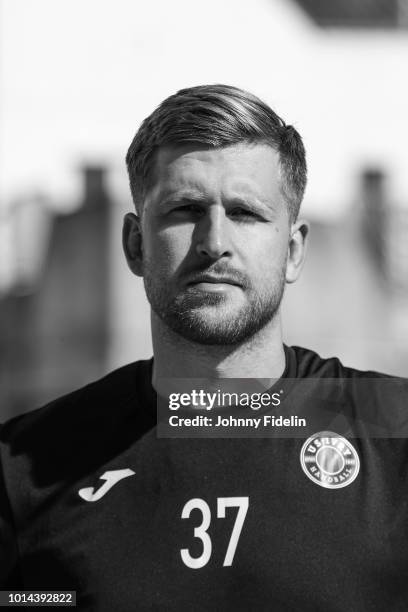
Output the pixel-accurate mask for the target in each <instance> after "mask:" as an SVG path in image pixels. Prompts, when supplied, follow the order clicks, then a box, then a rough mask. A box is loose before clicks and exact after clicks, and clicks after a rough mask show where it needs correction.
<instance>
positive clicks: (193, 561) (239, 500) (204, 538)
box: [180, 497, 249, 569]
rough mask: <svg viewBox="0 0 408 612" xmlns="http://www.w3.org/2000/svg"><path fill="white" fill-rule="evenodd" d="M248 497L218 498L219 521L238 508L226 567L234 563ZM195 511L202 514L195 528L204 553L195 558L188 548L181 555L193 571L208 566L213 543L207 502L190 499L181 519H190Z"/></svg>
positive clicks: (228, 548)
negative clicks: (227, 511) (228, 512)
mask: <svg viewBox="0 0 408 612" xmlns="http://www.w3.org/2000/svg"><path fill="white" fill-rule="evenodd" d="M248 506H249V498H248V497H218V498H217V515H216V517H217V519H223V518H225V517H226V510H227V508H238V511H237V514H236V517H235V523H234V526H233V528H232V531H231V536H230V539H229V543H228V547H227V551H226V553H225V558H224V563H223V566H224V567H228V566H231V565H232V563H233V561H234V555H235V551H236V549H237V546H238V542H239V538H240V535H241V531H242V528H243V526H244V522H245V517H246V514H247V511H248ZM193 510H199V511H200V512H201V522H200V523H199V525H197V526H196V527H194V538H198V539H199V540H201V544H202V549H203V552H202V553H201V555H200V556H199V557H193V556H192V555H191V554H190V551H189V549H188V548H182V549H181V550H180V555H181V558H182V560H183V563H184V564H185V565H186V566H187V567H190V568H191V569H200V568H202V567H204V566H205V565H207V563H208V562H209V560H210V558H211V553H212V542H211V538H210V536H209V534H208V529H209V527H210V525H211V509H210V506H209V505H208V504H207V502H206V501H204V500H203V499H200V498H198V497H196V498H194V499H190V500H189V501H188V502H187V503H186V504H185V506H184V508H183V510H182V513H181V518H182V519H188V518H190V515H191V513H192V511H193Z"/></svg>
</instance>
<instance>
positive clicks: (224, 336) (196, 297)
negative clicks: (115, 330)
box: [144, 261, 286, 346]
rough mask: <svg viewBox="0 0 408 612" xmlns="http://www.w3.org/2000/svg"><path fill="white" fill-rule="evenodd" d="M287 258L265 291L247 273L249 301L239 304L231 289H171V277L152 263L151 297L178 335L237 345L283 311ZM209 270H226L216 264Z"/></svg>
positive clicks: (148, 272)
mask: <svg viewBox="0 0 408 612" xmlns="http://www.w3.org/2000/svg"><path fill="white" fill-rule="evenodd" d="M285 269H286V261H285V262H284V264H283V265H282V267H281V269H280V270H278V271H277V272H276V273H275V276H274V278H273V279H270V282H269V283H264V286H263V289H262V291H257V290H255V288H254V287H253V285H252V283H251V282H249V281H248V279H247V278H246V277H244V276H243V275H241V274H240V275H239V279H240V284H241V287H240V288H235V287H234V288H233V289H232V291H234V292H235V291H241V292H243V294H244V297H245V301H244V302H243V303H241V304H240V305H239V306H237V305H236V304H235V303H234V301H233V300H234V296H233V295H232V296H231V295H230V292H227V294H225V293H224V292H222V293H215V292H205V291H201V290H200V291H198V290H195V289H194V286H193V287H184V289H183V290H180V291H179V292H174V291H172V290H171V286H170V283H169V281H168V279H165V278H163V279H161V278H160V274H157V273H153V270H152V269H151V266H149V265H146V266H145V270H144V285H145V290H146V295H147V299H148V301H149V303H150V306H151V308H152V310H153V311H154V312H155V313H156V315H157V316H158V317H159V318H160V319H161V320H162V321H163V322H164V323H165V324H166V325H167V326H168V327H169V328H170V329H171V330H172V331H173V332H175V333H176V334H179V335H180V336H182V337H183V338H185V339H186V340H190V341H192V342H196V343H198V344H204V345H219V346H220V345H224V346H226V345H237V344H241V343H243V342H245V341H246V340H248V339H250V338H251V337H252V336H254V335H255V334H256V333H257V332H259V331H260V330H261V329H263V327H265V326H266V325H267V324H268V323H269V322H270V321H271V320H272V319H273V318H274V317H275V315H276V313H277V312H278V310H279V307H280V304H281V301H282V297H283V293H284V288H285ZM203 271H204V272H207V273H218V274H220V275H221V274H222V273H224V272H226V271H225V270H221V269H220V268H217V266H216V265H215V266H213V267H211V269H210V268H206V269H205V270H203Z"/></svg>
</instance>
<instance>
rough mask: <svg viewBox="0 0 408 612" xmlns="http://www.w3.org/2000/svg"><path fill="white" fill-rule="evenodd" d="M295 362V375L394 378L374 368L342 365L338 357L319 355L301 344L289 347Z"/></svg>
mask: <svg viewBox="0 0 408 612" xmlns="http://www.w3.org/2000/svg"><path fill="white" fill-rule="evenodd" d="M290 348H291V350H292V351H293V352H294V355H295V358H296V364H297V372H296V374H297V377H299V378H305V377H316V378H380V379H383V378H395V377H393V376H392V375H390V374H385V373H383V372H376V371H374V370H359V369H357V368H352V367H350V366H347V365H344V364H343V363H342V362H341V360H340V359H339V358H338V357H328V358H324V357H321V356H320V355H319V354H318V353H316V352H315V351H313V350H310V349H307V348H303V347H301V346H292V347H290Z"/></svg>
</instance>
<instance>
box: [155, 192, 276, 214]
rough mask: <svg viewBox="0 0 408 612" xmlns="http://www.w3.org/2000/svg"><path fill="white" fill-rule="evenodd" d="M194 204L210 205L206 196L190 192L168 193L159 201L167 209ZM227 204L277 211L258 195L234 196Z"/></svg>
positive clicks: (271, 203) (274, 206)
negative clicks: (172, 206) (173, 206)
mask: <svg viewBox="0 0 408 612" xmlns="http://www.w3.org/2000/svg"><path fill="white" fill-rule="evenodd" d="M191 202H194V203H196V204H205V203H208V198H207V197H206V196H204V195H203V194H202V193H200V192H199V191H188V192H183V193H180V194H178V193H174V194H172V193H167V194H164V195H163V197H162V198H160V200H159V206H160V207H164V208H165V207H166V206H169V205H171V204H181V205H182V204H191ZM227 204H230V205H236V206H249V207H257V208H262V209H263V210H265V212H267V211H272V210H275V209H276V205H275V204H274V203H273V202H270V201H269V200H265V199H264V198H261V197H259V196H256V195H252V196H248V197H245V196H239V195H237V196H234V197H232V198H231V199H229V200H227Z"/></svg>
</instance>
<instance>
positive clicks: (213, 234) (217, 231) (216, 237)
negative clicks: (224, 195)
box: [195, 205, 231, 259]
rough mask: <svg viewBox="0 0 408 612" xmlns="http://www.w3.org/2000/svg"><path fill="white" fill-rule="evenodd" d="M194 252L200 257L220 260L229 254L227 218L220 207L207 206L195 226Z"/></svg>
mask: <svg viewBox="0 0 408 612" xmlns="http://www.w3.org/2000/svg"><path fill="white" fill-rule="evenodd" d="M195 231H196V236H195V242H196V251H197V253H198V255H201V256H202V257H209V258H211V259H220V258H221V257H224V256H228V255H230V254H231V251H230V248H229V246H228V231H227V218H226V216H225V211H224V208H223V207H222V206H218V205H213V206H209V207H208V209H207V211H206V214H205V215H203V216H202V217H201V219H200V220H199V222H198V223H197V225H196V229H195Z"/></svg>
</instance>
